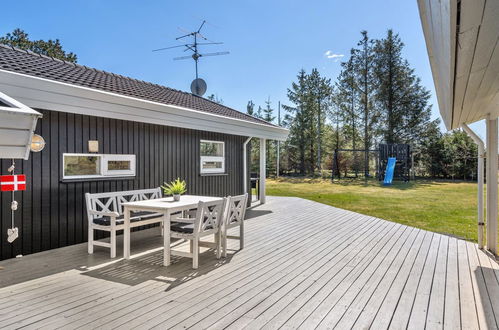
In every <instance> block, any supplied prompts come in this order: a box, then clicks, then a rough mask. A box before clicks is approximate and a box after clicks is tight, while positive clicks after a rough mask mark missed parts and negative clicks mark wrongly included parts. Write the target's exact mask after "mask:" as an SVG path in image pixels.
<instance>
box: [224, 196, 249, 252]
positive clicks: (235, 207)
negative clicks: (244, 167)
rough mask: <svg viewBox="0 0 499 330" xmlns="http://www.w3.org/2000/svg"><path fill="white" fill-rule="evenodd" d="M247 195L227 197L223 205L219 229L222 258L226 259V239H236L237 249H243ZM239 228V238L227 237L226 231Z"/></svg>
mask: <svg viewBox="0 0 499 330" xmlns="http://www.w3.org/2000/svg"><path fill="white" fill-rule="evenodd" d="M247 201H248V194H247V193H246V194H244V195H239V196H232V197H231V196H229V197H227V201H226V203H225V216H224V221H223V223H222V226H221V228H220V233H221V239H222V249H223V256H224V258H225V257H227V239H238V240H239V249H240V250H242V249H243V248H244V216H245V214H246V205H247V204H246V203H247ZM237 226H239V236H229V235H227V230H228V229H230V228H234V227H237Z"/></svg>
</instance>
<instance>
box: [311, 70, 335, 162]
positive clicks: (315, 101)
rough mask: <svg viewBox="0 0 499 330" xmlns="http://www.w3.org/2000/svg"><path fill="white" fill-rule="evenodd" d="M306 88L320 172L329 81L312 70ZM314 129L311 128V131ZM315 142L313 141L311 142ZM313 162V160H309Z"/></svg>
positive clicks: (329, 90)
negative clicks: (314, 126) (309, 100)
mask: <svg viewBox="0 0 499 330" xmlns="http://www.w3.org/2000/svg"><path fill="white" fill-rule="evenodd" d="M307 80H308V88H309V93H310V97H311V102H310V120H311V123H312V125H313V124H314V123H315V122H316V128H315V130H316V133H315V134H314V135H316V136H317V168H318V169H319V170H320V171H321V170H322V140H323V134H322V133H323V129H324V123H325V119H326V116H325V114H326V112H327V107H328V105H329V103H328V101H329V99H330V96H331V93H332V87H331V79H327V78H325V77H321V75H320V73H319V71H318V70H317V69H312V72H311V74H310V75H309V76H308V79H307ZM313 130H314V128H312V127H311V131H313ZM312 142H315V141H312ZM311 162H313V159H311ZM312 164H313V163H312Z"/></svg>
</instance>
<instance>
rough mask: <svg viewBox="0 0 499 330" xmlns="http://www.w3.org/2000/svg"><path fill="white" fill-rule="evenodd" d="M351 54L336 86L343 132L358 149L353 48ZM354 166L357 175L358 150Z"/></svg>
mask: <svg viewBox="0 0 499 330" xmlns="http://www.w3.org/2000/svg"><path fill="white" fill-rule="evenodd" d="M351 55H352V56H350V58H349V60H348V61H347V62H344V63H341V65H342V71H341V72H340V75H339V77H338V80H337V82H336V88H337V90H338V95H337V97H338V100H337V102H338V107H339V111H340V116H341V117H342V121H343V132H344V134H345V137H346V138H347V139H348V140H349V141H351V148H352V149H354V150H356V149H357V148H358V140H359V126H360V123H359V118H360V116H359V113H358V112H359V109H358V107H357V103H358V96H359V93H358V86H357V81H356V79H355V71H354V56H353V50H352V54H351ZM352 167H353V169H354V171H355V176H357V174H358V155H357V152H353V156H352Z"/></svg>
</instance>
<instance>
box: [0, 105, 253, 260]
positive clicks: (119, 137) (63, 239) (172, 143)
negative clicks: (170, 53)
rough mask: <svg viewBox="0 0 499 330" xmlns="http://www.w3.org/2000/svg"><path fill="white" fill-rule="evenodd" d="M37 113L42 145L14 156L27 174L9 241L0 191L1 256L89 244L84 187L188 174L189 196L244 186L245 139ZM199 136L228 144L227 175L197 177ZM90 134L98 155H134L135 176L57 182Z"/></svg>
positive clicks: (2, 164)
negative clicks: (15, 231) (15, 233)
mask: <svg viewBox="0 0 499 330" xmlns="http://www.w3.org/2000/svg"><path fill="white" fill-rule="evenodd" d="M39 111H40V112H42V113H43V119H41V120H39V121H38V125H37V128H36V133H37V134H40V135H42V136H43V137H44V138H45V141H46V142H47V145H46V147H45V149H44V150H43V151H42V152H40V153H31V154H30V159H29V160H28V161H21V160H18V161H16V173H18V174H21V173H24V174H26V176H27V190H26V191H24V192H16V200H17V201H18V202H19V203H20V207H19V208H18V211H16V212H15V224H16V226H17V227H19V231H20V237H19V238H18V239H17V240H15V241H14V242H13V244H10V243H8V242H7V228H9V227H10V222H11V221H10V218H11V215H10V202H11V195H10V193H0V198H1V202H0V217H1V233H0V234H1V243H0V260H2V259H7V258H12V257H15V256H16V255H19V254H23V255H26V254H30V253H35V252H39V251H44V250H48V249H53V248H58V247H62V246H66V245H71V244H77V243H82V242H86V241H87V217H86V207H85V201H84V193H85V192H91V193H97V192H107V191H120V190H133V189H145V188H152V187H158V186H159V185H161V184H162V183H163V182H165V181H171V180H174V179H175V178H177V177H180V178H182V179H185V180H186V182H187V187H188V193H189V194H199V195H212V196H226V195H236V194H241V193H242V192H243V155H242V145H243V142H244V141H245V139H246V137H243V136H234V135H226V134H220V133H212V132H205V131H197V130H189V129H183V128H178V127H167V126H159V125H152V124H144V123H137V122H131V121H123V120H115V119H108V118H100V117H93V116H85V115H75V114H70V113H65V112H54V111H46V110H39ZM201 139H208V140H218V141H224V142H225V157H226V158H225V167H226V172H227V175H217V176H201V175H200V171H199V167H200V165H199V162H200V158H199V157H200V156H199V140H201ZM88 140H98V141H99V153H106V154H135V155H136V157H137V164H136V165H137V167H136V174H137V175H136V177H134V178H123V179H110V180H109V179H106V180H105V181H84V182H62V181H61V178H62V173H61V170H62V169H61V165H62V154H63V153H64V152H70V153H86V152H88ZM10 163H11V162H10V161H8V160H1V161H0V173H1V174H7V168H8V167H9V166H10ZM248 177H249V176H248ZM96 233H98V232H96ZM101 237H102V236H101Z"/></svg>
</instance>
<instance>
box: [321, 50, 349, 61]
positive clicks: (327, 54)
mask: <svg viewBox="0 0 499 330" xmlns="http://www.w3.org/2000/svg"><path fill="white" fill-rule="evenodd" d="M343 56H345V55H343V54H335V53H333V52H332V51H331V50H328V51H327V52H325V53H324V57H326V58H330V59H332V60H333V61H335V62H338V61H339V60H341V58H342V57H343Z"/></svg>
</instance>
